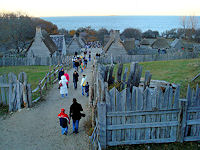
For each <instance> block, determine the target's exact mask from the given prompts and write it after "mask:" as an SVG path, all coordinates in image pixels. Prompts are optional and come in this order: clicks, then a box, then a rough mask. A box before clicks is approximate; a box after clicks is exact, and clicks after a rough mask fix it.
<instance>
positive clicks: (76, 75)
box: [73, 70, 79, 89]
mask: <svg viewBox="0 0 200 150" xmlns="http://www.w3.org/2000/svg"><path fill="white" fill-rule="evenodd" d="M78 77H79V74H78V73H77V72H76V70H75V71H74V73H73V82H74V89H77V82H78Z"/></svg>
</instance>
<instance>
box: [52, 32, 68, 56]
mask: <svg viewBox="0 0 200 150" xmlns="http://www.w3.org/2000/svg"><path fill="white" fill-rule="evenodd" d="M50 37H51V39H52V41H53V42H54V43H55V44H56V46H57V48H58V50H57V53H56V55H66V44H65V37H64V35H50Z"/></svg>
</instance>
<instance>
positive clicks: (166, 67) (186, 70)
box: [114, 58, 200, 98]
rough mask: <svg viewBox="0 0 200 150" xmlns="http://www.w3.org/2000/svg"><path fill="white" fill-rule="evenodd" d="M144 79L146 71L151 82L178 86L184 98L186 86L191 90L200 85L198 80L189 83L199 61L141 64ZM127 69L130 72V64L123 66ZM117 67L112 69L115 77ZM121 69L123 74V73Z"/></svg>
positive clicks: (198, 67) (199, 70) (199, 64)
mask: <svg viewBox="0 0 200 150" xmlns="http://www.w3.org/2000/svg"><path fill="white" fill-rule="evenodd" d="M139 64H140V65H142V68H143V72H142V77H144V75H145V72H146V71H147V70H149V71H150V73H151V74H152V79H153V80H164V81H167V82H170V83H175V84H179V85H180V86H181V97H182V98H183V97H185V96H186V93H187V86H188V84H190V86H191V87H192V88H195V87H196V84H197V83H198V84H199V83H200V79H196V80H195V82H191V80H192V78H194V77H195V76H196V75H197V74H198V73H199V72H200V59H199V58H198V59H184V60H171V61H154V62H142V63H139ZM125 67H128V68H129V71H130V63H129V64H124V68H125ZM117 68H118V65H116V66H115V68H114V74H115V77H116V73H117ZM124 68H123V72H124Z"/></svg>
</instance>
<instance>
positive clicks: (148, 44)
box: [139, 38, 155, 49]
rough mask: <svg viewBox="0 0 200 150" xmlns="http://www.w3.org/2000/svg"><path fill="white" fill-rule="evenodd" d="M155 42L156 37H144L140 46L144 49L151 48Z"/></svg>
mask: <svg viewBox="0 0 200 150" xmlns="http://www.w3.org/2000/svg"><path fill="white" fill-rule="evenodd" d="M154 42H155V39H146V38H145V39H143V40H141V42H140V45H139V47H140V48H143V49H151V48H152V47H151V45H152V44H153V43H154Z"/></svg>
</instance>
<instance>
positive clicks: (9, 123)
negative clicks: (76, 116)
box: [0, 49, 98, 150]
mask: <svg viewBox="0 0 200 150" xmlns="http://www.w3.org/2000/svg"><path fill="white" fill-rule="evenodd" d="M97 51H98V49H93V50H92V56H94V55H95V54H96V52H97ZM92 58H93V57H92ZM91 64H92V62H89V63H88V68H87V69H86V70H84V72H83V73H81V72H80V68H79V82H78V89H77V90H74V88H73V82H72V74H73V71H74V69H71V70H69V72H68V73H69V75H70V82H69V89H68V96H67V97H65V98H61V96H60V93H59V89H58V84H54V86H53V88H51V89H50V90H49V91H48V92H47V95H46V96H45V100H44V101H40V102H38V103H36V104H35V105H34V106H33V107H32V108H28V109H22V110H21V111H18V112H14V113H13V114H12V115H8V116H7V117H6V118H0V150H87V149H89V137H88V135H87V134H86V132H85V131H84V127H83V125H84V121H85V120H86V119H87V117H89V116H90V109H89V107H88V102H89V99H88V97H86V96H82V94H81V86H80V82H81V78H82V75H83V74H86V76H87V81H89V83H90V80H91V78H90V75H91ZM73 98H76V99H77V101H78V102H79V103H80V104H81V105H82V107H83V110H84V113H85V114H86V117H85V118H83V119H81V120H80V124H79V133H78V134H73V133H72V124H70V125H69V130H68V135H67V136H65V135H61V128H60V126H59V120H58V117H57V115H58V113H59V112H60V109H61V108H65V110H66V113H67V114H68V113H69V108H70V105H71V104H72V99H73Z"/></svg>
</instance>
